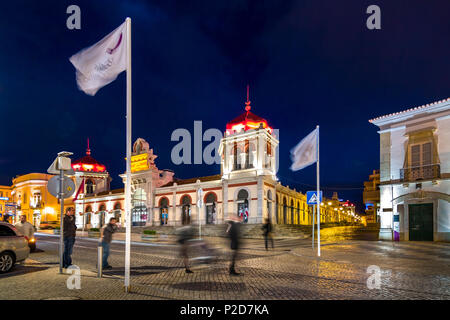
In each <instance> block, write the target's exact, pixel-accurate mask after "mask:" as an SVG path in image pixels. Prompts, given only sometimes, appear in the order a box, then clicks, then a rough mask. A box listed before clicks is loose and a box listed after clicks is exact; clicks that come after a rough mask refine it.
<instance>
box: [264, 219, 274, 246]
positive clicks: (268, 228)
mask: <svg viewBox="0 0 450 320" xmlns="http://www.w3.org/2000/svg"><path fill="white" fill-rule="evenodd" d="M262 229H263V232H264V233H263V234H264V243H265V245H266V250H268V242H269V240H270V242H271V243H272V249H273V237H272V223H271V222H270V219H269V218H266V220H265V223H264V224H263V226H262Z"/></svg>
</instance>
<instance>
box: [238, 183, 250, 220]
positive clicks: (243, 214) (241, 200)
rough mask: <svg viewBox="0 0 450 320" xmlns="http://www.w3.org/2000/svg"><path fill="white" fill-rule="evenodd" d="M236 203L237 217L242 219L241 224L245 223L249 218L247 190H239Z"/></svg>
mask: <svg viewBox="0 0 450 320" xmlns="http://www.w3.org/2000/svg"><path fill="white" fill-rule="evenodd" d="M236 202H237V212H238V216H239V217H240V218H242V222H244V223H247V222H248V216H249V210H248V192H247V190H245V189H241V190H239V193H238V196H237V201H236Z"/></svg>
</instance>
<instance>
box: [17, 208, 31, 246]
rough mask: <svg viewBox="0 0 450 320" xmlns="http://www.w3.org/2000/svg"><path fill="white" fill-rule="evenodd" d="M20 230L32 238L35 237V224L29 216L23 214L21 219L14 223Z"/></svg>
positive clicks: (28, 238)
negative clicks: (30, 220) (30, 221)
mask: <svg viewBox="0 0 450 320" xmlns="http://www.w3.org/2000/svg"><path fill="white" fill-rule="evenodd" d="M14 226H15V227H16V228H17V230H19V232H20V233H21V234H22V235H24V236H25V237H27V240H30V239H32V238H33V237H34V226H33V225H32V224H31V223H29V222H28V221H27V216H26V215H25V214H22V215H21V216H20V221H19V222H17V223H16V224H15V225H14Z"/></svg>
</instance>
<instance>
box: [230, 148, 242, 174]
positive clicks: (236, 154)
mask: <svg viewBox="0 0 450 320" xmlns="http://www.w3.org/2000/svg"><path fill="white" fill-rule="evenodd" d="M232 153H233V158H234V159H233V162H234V163H233V170H240V169H242V157H241V154H242V150H241V147H240V146H238V143H237V142H235V143H234V144H233V151H232Z"/></svg>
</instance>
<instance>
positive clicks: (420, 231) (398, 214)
mask: <svg viewBox="0 0 450 320" xmlns="http://www.w3.org/2000/svg"><path fill="white" fill-rule="evenodd" d="M369 122H370V123H372V124H374V125H376V126H378V127H379V128H380V131H378V133H379V134H380V223H381V225H380V238H382V239H395V240H397V239H399V240H416V241H417V240H419V241H420V240H428V241H450V195H449V194H450V98H449V99H445V100H441V101H437V102H434V103H430V104H426V105H423V106H420V107H415V108H411V109H408V110H405V111H401V112H397V113H393V114H389V115H385V116H381V117H378V118H375V119H372V120H370V121H369Z"/></svg>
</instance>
